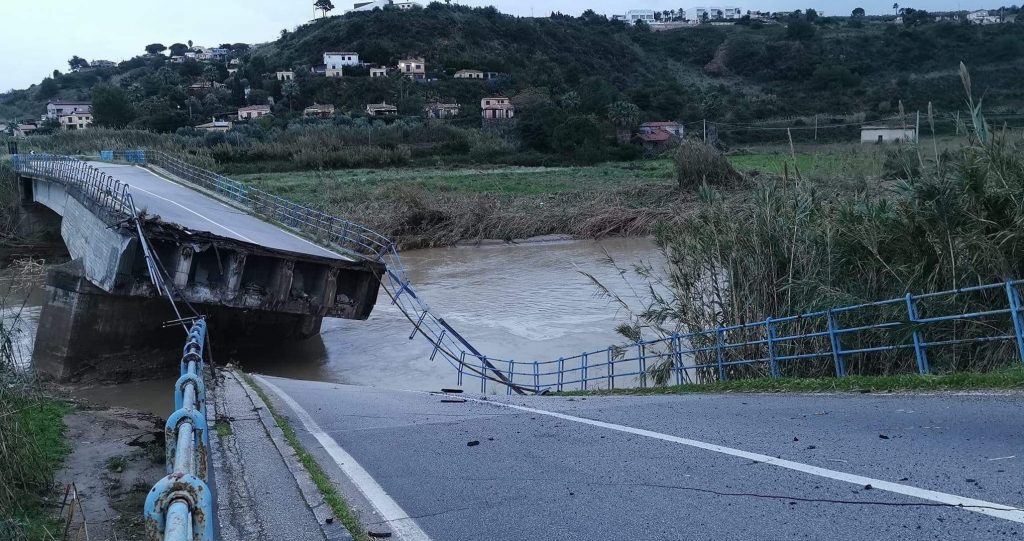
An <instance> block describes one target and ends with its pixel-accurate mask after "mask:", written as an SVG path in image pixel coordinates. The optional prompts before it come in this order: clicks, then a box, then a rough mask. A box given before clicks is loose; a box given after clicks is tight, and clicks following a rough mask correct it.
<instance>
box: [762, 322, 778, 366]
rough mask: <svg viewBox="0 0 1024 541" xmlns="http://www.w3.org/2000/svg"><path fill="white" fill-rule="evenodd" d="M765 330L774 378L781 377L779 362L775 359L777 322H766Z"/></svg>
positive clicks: (769, 360)
mask: <svg viewBox="0 0 1024 541" xmlns="http://www.w3.org/2000/svg"><path fill="white" fill-rule="evenodd" d="M764 326H765V330H766V331H767V334H768V362H769V363H770V367H769V368H770V370H771V374H772V377H773V378H778V377H779V362H778V360H776V359H775V322H774V321H772V318H770V317H769V318H768V319H766V320H764Z"/></svg>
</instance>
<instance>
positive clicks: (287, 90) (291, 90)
mask: <svg viewBox="0 0 1024 541" xmlns="http://www.w3.org/2000/svg"><path fill="white" fill-rule="evenodd" d="M301 93H302V91H301V90H300V89H299V83H296V82H295V81H288V82H286V83H285V84H283V85H281V95H282V96H284V99H286V100H288V109H289V110H293V111H294V110H295V101H296V100H295V98H297V97H298V96H299V94H301Z"/></svg>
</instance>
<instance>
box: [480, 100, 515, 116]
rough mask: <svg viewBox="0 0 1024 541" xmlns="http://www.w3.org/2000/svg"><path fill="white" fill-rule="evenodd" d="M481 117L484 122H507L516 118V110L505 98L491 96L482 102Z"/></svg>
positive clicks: (510, 101)
mask: <svg viewBox="0 0 1024 541" xmlns="http://www.w3.org/2000/svg"><path fill="white" fill-rule="evenodd" d="M480 115H481V116H482V117H483V119H484V121H488V120H507V119H510V118H512V117H514V116H516V108H515V106H514V105H512V100H510V99H508V98H506V97H504V96H490V97H487V98H484V99H482V100H480Z"/></svg>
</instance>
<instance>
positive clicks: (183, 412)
mask: <svg viewBox="0 0 1024 541" xmlns="http://www.w3.org/2000/svg"><path fill="white" fill-rule="evenodd" d="M205 341H206V321H205V320H203V319H199V320H196V321H195V323H193V325H192V328H191V329H190V330H189V333H188V339H187V341H186V342H185V349H184V352H183V354H182V357H181V366H180V371H181V377H180V378H178V381H176V382H175V384H174V407H175V412H174V413H172V414H171V416H170V417H169V418H168V419H167V423H166V424H165V426H164V437H165V439H166V443H165V444H166V449H167V476H166V477H164V478H163V479H161V480H160V481H158V482H157V483H156V485H155V486H153V489H152V490H150V491H149V495H148V496H147V497H146V506H145V509H144V515H143V517H144V519H145V523H146V536H147V537H148V538H149V539H151V540H154V541H179V540H180V541H184V540H189V541H213V538H214V537H213V517H214V515H213V513H214V509H213V500H214V498H213V494H212V493H211V492H210V487H209V486H208V485H207V484H206V481H207V472H208V469H209V468H208V464H207V453H208V451H209V446H210V431H209V427H208V425H207V422H206V386H205V385H204V383H203V345H204V343H205Z"/></svg>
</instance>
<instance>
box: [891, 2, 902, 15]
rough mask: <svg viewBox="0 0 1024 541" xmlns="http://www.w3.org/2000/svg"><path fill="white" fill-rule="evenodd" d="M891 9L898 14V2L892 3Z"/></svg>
mask: <svg viewBox="0 0 1024 541" xmlns="http://www.w3.org/2000/svg"><path fill="white" fill-rule="evenodd" d="M892 10H893V11H894V12H895V13H896V14H897V15H899V14H900V5H899V4H893V5H892Z"/></svg>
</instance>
